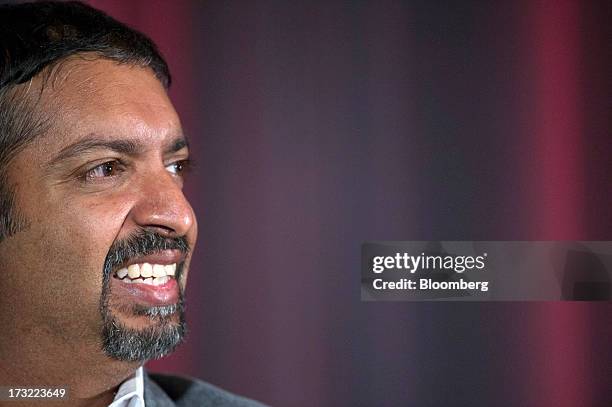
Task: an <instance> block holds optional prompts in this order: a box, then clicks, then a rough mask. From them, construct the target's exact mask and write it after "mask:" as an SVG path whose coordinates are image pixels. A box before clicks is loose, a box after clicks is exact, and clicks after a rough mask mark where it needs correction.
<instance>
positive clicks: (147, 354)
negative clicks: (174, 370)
mask: <svg viewBox="0 0 612 407" xmlns="http://www.w3.org/2000/svg"><path fill="white" fill-rule="evenodd" d="M171 249H174V250H180V251H181V252H183V253H186V252H188V250H189V246H188V244H187V241H186V239H185V238H184V237H178V238H167V237H163V236H161V235H159V234H157V233H154V232H150V231H147V230H144V229H143V230H140V231H139V232H138V233H137V234H134V235H132V236H131V237H129V238H127V239H125V240H122V241H117V242H115V244H113V246H112V247H111V249H110V250H109V252H108V255H107V256H106V259H105V262H104V269H103V279H102V293H101V296H100V314H101V317H102V332H101V338H102V350H103V351H104V353H105V354H106V355H107V356H109V357H111V358H114V359H117V360H121V361H129V362H144V361H147V360H150V359H158V358H161V357H163V356H165V355H167V354H169V353H171V352H172V351H174V350H175V349H176V347H177V346H178V345H180V344H181V343H182V342H183V340H184V337H185V335H186V332H187V326H186V322H185V305H184V304H185V303H184V294H183V288H182V286H181V284H178V289H179V296H178V302H177V303H176V304H171V305H166V306H158V307H146V306H142V305H138V304H132V305H130V306H124V307H122V308H121V309H120V310H113V309H111V305H110V300H111V288H110V282H111V278H113V277H112V275H113V272H114V270H115V269H116V267H118V266H119V265H121V264H123V263H124V262H125V261H126V260H127V259H129V258H132V257H137V256H145V255H148V254H152V253H155V252H159V251H161V250H171ZM183 269H184V263H180V264H179V265H178V267H177V272H176V279H177V282H180V281H181V276H182V274H183ZM116 311H119V312H116ZM118 314H124V315H131V316H134V317H138V318H146V319H147V320H148V324H147V326H146V327H143V328H132V327H128V326H127V325H126V324H124V323H123V322H121V319H120V316H119V315H118ZM177 319H178V321H177Z"/></svg>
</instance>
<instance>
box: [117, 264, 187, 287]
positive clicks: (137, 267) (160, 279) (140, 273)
mask: <svg viewBox="0 0 612 407" xmlns="http://www.w3.org/2000/svg"><path fill="white" fill-rule="evenodd" d="M176 267H177V265H176V263H172V264H150V263H136V264H130V265H129V266H127V267H123V268H120V269H119V270H117V271H116V272H115V273H114V275H113V277H115V278H117V279H119V280H121V281H122V282H124V283H128V284H149V285H153V286H160V285H164V284H166V283H167V282H168V281H170V279H174V278H175V275H176Z"/></svg>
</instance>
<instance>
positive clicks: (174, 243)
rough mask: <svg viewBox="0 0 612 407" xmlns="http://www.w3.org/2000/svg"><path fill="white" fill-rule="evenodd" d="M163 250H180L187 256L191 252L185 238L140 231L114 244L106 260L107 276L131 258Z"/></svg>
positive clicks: (145, 230) (144, 230)
mask: <svg viewBox="0 0 612 407" xmlns="http://www.w3.org/2000/svg"><path fill="white" fill-rule="evenodd" d="M163 250H179V251H180V252H181V253H183V254H185V253H188V252H189V250H190V247H189V243H188V242H187V239H186V238H185V236H178V237H167V236H163V235H161V234H159V233H156V232H152V231H150V230H147V229H139V230H138V231H137V232H135V233H134V234H132V235H130V236H129V237H127V238H125V239H122V240H117V241H115V242H114V243H113V245H112V246H111V247H110V249H109V251H108V254H107V255H106V259H105V260H104V271H105V274H106V275H108V276H110V273H111V271H112V270H113V269H115V268H116V267H119V266H121V265H123V264H125V263H126V262H127V261H128V260H130V259H131V258H134V257H141V256H147V255H150V254H154V253H159V252H161V251H163Z"/></svg>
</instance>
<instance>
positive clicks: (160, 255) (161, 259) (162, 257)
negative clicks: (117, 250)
mask: <svg viewBox="0 0 612 407" xmlns="http://www.w3.org/2000/svg"><path fill="white" fill-rule="evenodd" d="M186 255H187V254H186V253H183V252H181V251H180V250H176V249H174V250H162V251H159V252H156V253H151V254H148V255H146V256H141V257H131V258H130V259H128V260H127V261H126V262H125V263H124V264H122V265H121V266H120V267H118V268H117V269H119V268H123V267H128V266H130V265H132V264H142V263H149V264H163V265H167V264H173V263H177V264H178V263H181V262H182V261H184V260H185V257H186Z"/></svg>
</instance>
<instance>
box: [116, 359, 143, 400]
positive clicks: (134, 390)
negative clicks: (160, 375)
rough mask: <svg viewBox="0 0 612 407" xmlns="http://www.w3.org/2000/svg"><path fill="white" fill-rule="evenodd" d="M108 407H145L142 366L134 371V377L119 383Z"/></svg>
mask: <svg viewBox="0 0 612 407" xmlns="http://www.w3.org/2000/svg"><path fill="white" fill-rule="evenodd" d="M108 407H145V403H144V379H143V371H142V366H141V367H139V368H138V369H136V372H135V373H134V376H132V377H130V378H129V379H127V380H126V381H124V382H123V383H121V386H119V390H117V394H116V395H115V399H114V400H113V402H112V403H110V404H109V405H108Z"/></svg>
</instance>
